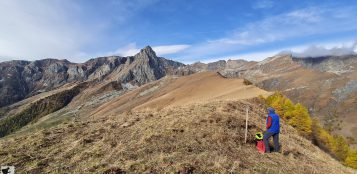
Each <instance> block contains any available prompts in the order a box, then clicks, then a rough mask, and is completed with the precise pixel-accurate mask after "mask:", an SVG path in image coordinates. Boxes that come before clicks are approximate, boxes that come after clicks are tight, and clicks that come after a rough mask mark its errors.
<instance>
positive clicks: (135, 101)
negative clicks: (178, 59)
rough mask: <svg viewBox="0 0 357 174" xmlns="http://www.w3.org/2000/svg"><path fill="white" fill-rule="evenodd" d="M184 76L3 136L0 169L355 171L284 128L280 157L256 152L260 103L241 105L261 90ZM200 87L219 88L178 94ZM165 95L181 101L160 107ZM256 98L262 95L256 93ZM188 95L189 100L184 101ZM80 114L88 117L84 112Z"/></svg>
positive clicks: (261, 111) (206, 77)
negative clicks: (74, 116)
mask: <svg viewBox="0 0 357 174" xmlns="http://www.w3.org/2000/svg"><path fill="white" fill-rule="evenodd" d="M185 78H191V79H186V80H184V81H182V80H180V79H181V78H178V79H165V80H163V81H158V82H154V83H151V84H148V85H145V86H143V87H141V88H139V89H137V90H134V91H132V92H129V93H127V94H125V95H123V96H120V97H118V98H117V99H114V100H112V101H109V102H107V103H105V104H104V105H102V106H101V107H99V108H98V109H97V111H95V112H93V114H92V115H91V117H89V118H88V117H86V118H85V119H82V121H79V120H77V121H69V122H67V123H62V124H60V125H58V126H53V127H52V128H49V129H45V130H42V131H38V130H36V131H35V132H34V133H23V132H22V133H19V134H14V135H12V136H8V137H6V138H5V139H1V140H0V164H4V165H5V164H8V165H10V164H11V165H15V166H16V167H17V171H18V172H21V173H24V172H28V173H36V172H39V173H103V172H104V173H105V172H106V171H117V172H118V171H126V172H129V173H145V172H153V173H170V172H181V173H190V172H192V171H193V172H194V173H228V172H233V173H237V172H239V173H279V172H281V173H288V172H289V173H353V172H355V171H354V170H352V169H348V168H346V167H344V166H342V165H341V164H340V163H338V162H337V161H336V160H334V159H332V158H331V157H330V156H328V155H327V154H325V153H324V152H322V151H321V150H319V149H318V148H317V147H315V146H313V145H312V144H311V143H310V142H309V141H307V140H305V139H303V138H301V137H300V136H299V135H298V134H297V132H296V131H295V130H294V129H293V128H291V127H290V126H286V125H285V124H283V125H282V134H281V143H282V146H283V148H282V151H283V152H282V153H281V154H264V155H263V154H259V153H258V152H257V150H256V149H255V147H254V143H253V134H254V133H255V132H257V131H261V128H262V127H263V124H264V118H263V116H264V115H265V111H264V107H265V106H263V105H262V103H260V102H259V101H257V100H248V101H242V100H241V99H242V98H243V99H244V98H247V97H246V94H247V93H249V92H253V91H259V90H258V89H254V88H252V87H244V86H242V80H240V81H239V80H238V81H235V82H234V83H233V82H231V81H230V80H229V79H225V80H227V81H225V80H222V79H219V78H218V79H217V76H214V75H212V74H209V73H208V74H207V73H203V74H197V75H192V76H188V77H185ZM195 79H196V80H195ZM187 80H191V81H190V84H191V86H190V87H186V88H184V90H183V88H182V87H185V86H186V85H187V84H185V83H184V82H185V81H187ZM216 80H218V81H216ZM210 81H211V82H210ZM215 82H216V83H215ZM218 82H219V83H218ZM205 83H211V84H210V85H215V84H219V85H221V86H222V90H215V92H216V93H219V94H215V95H216V96H217V97H215V98H209V99H207V98H206V97H205V95H207V96H210V95H211V94H205V93H199V92H197V93H196V92H195V93H191V95H183V94H185V93H184V92H185V91H192V90H193V91H194V90H197V87H198V88H201V89H204V88H205V86H209V85H208V84H206V85H197V84H205ZM225 83H228V84H230V83H232V85H225ZM155 86H158V87H155ZM227 86H229V87H227ZM225 87H226V88H225ZM152 88H155V90H150V89H152ZM237 88H238V89H240V90H236V91H234V90H233V91H234V92H233V94H234V95H232V92H230V91H231V90H232V89H237ZM252 89H253V90H252ZM213 90H214V89H213ZM199 91H201V90H199ZM206 91H208V92H209V91H212V90H206ZM239 93H240V94H239ZM165 94H169V95H170V96H171V97H174V98H175V101H179V102H165V101H167V97H165ZM172 94H179V95H172ZM204 94H205V95H204ZM227 94H228V95H227ZM259 94H266V92H264V91H259V92H257V93H255V94H254V95H255V96H257V95H259ZM192 95H193V97H195V98H196V99H197V100H195V102H192V103H190V102H182V101H188V100H187V99H188V98H190V96H192ZM254 95H251V96H250V97H252V96H254ZM202 96H203V99H204V100H202ZM248 98H249V97H248ZM154 99H156V100H154ZM153 101H154V102H153ZM169 101H170V100H169ZM75 102H79V101H75ZM72 103H73V102H72ZM79 103H81V102H79ZM158 104H159V105H158ZM70 105H71V104H70ZM246 105H250V106H251V112H250V113H251V114H250V123H249V138H248V142H249V143H248V144H244V143H243V132H244V116H245V115H244V114H245V110H244V109H245V107H246ZM136 106H145V107H137V108H135V107H136ZM67 107H68V106H67ZM160 108H163V109H160ZM60 111H61V110H60ZM123 111H124V112H123ZM79 112H82V113H83V114H86V113H85V111H84V110H80V111H79ZM59 113H61V112H59ZM88 115H89V114H88ZM56 118H57V117H56Z"/></svg>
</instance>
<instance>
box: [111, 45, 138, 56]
mask: <svg viewBox="0 0 357 174" xmlns="http://www.w3.org/2000/svg"><path fill="white" fill-rule="evenodd" d="M139 51H140V49H139V48H137V47H136V44H135V43H130V44H128V45H126V46H124V47H122V48H119V49H117V50H116V51H114V52H113V53H112V52H110V53H108V54H107V55H119V56H133V55H135V54H136V53H138V52H139Z"/></svg>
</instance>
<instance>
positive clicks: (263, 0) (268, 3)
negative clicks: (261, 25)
mask: <svg viewBox="0 0 357 174" xmlns="http://www.w3.org/2000/svg"><path fill="white" fill-rule="evenodd" d="M273 6H274V2H273V1H272V0H258V1H257V2H256V3H254V5H253V8H254V9H265V8H272V7H273Z"/></svg>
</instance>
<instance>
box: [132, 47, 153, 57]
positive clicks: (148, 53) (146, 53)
mask: <svg viewBox="0 0 357 174" xmlns="http://www.w3.org/2000/svg"><path fill="white" fill-rule="evenodd" d="M135 57H138V58H157V56H156V53H155V51H154V50H153V49H152V48H151V47H150V46H146V47H145V48H143V49H141V50H140V52H139V53H138V54H136V55H135Z"/></svg>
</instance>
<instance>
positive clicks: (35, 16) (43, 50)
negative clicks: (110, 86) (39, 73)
mask: <svg viewBox="0 0 357 174" xmlns="http://www.w3.org/2000/svg"><path fill="white" fill-rule="evenodd" d="M77 8H78V7H77V6H75V5H74V4H71V3H66V4H63V3H59V1H8V0H4V1H0V24H1V27H0V38H1V39H0V56H2V57H14V58H22V59H24V58H25V59H31V58H45V57H50V56H51V55H53V56H61V57H66V56H69V55H71V54H73V53H75V52H76V51H77V50H78V49H79V48H80V46H81V45H82V44H84V43H85V42H87V41H88V40H89V38H90V36H89V34H88V32H86V31H88V30H90V29H87V30H85V28H84V27H81V26H80V25H78V24H77V23H76V19H73V18H70V17H69V16H68V13H67V11H66V10H76V9H77Z"/></svg>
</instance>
